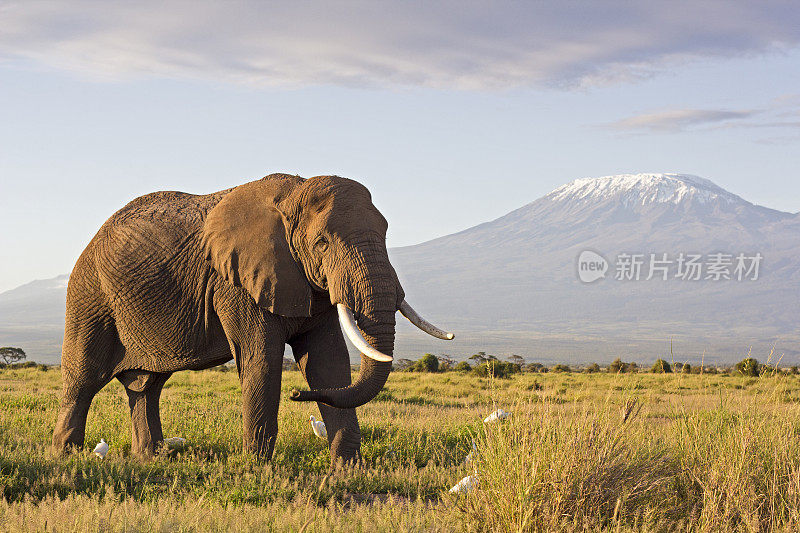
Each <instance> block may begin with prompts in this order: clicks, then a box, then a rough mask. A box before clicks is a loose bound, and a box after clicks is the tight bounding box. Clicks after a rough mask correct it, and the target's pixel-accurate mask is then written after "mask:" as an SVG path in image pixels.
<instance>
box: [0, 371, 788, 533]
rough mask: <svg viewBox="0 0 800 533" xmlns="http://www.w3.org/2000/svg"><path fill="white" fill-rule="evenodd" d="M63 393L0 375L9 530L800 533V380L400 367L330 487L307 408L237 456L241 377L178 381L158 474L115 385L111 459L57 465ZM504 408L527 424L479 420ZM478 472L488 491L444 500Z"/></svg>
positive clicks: (96, 434)
mask: <svg viewBox="0 0 800 533" xmlns="http://www.w3.org/2000/svg"><path fill="white" fill-rule="evenodd" d="M300 383H301V380H300V377H299V375H298V374H297V373H296V372H286V373H285V374H284V380H283V388H284V390H285V391H286V392H288V390H290V389H291V388H292V387H294V386H296V385H299V384H300ZM58 395H59V373H58V371H57V370H56V369H53V370H51V371H49V372H42V371H39V370H37V369H35V368H31V369H5V370H0V491H2V496H3V500H2V501H0V530H2V531H44V530H47V531H87V530H102V531H153V530H155V531H227V530H231V529H238V530H243V531H265V530H266V531H298V530H300V529H301V528H303V527H304V526H305V528H306V529H305V531H331V530H336V531H422V530H424V531H498V530H500V531H552V530H577V531H583V530H587V531H674V530H684V531H796V530H798V529H800V444H798V435H800V410H798V402H800V380H798V379H797V378H795V377H792V376H778V377H771V378H744V377H737V376H724V375H702V376H697V375H682V374H673V375H670V374H666V375H654V374H621V375H608V374H589V375H585V374H553V373H551V374H545V375H542V374H525V375H520V376H516V377H514V378H513V379H509V380H491V379H479V378H477V377H474V376H469V375H461V374H457V373H446V374H437V375H420V374H403V373H394V374H393V375H392V376H391V377H390V381H389V383H388V384H387V387H386V390H385V391H384V392H383V393H381V397H380V398H379V399H378V400H376V401H374V402H372V403H370V404H369V405H367V406H365V407H364V408H362V409H360V411H359V413H360V414H359V416H360V420H361V424H362V428H363V432H364V444H363V455H364V459H365V461H364V464H363V465H361V466H360V467H357V468H354V469H350V470H346V471H339V472H334V473H331V474H329V472H328V458H327V450H326V446H325V443H324V442H323V441H321V440H319V439H316V438H315V437H314V436H313V435H312V434H311V430H310V427H309V426H308V424H307V420H308V414H316V413H315V411H316V408H315V407H314V406H311V405H303V404H295V403H291V402H283V403H282V405H281V414H280V421H279V423H280V427H281V432H280V437H279V441H278V443H277V446H276V454H275V459H274V461H273V462H272V463H270V464H263V463H260V462H258V461H255V460H254V459H253V458H252V457H250V456H248V455H246V454H243V453H242V449H241V409H240V393H239V386H238V379H237V376H236V373H235V372H224V373H223V372H212V371H206V372H184V373H180V374H176V375H175V376H174V377H173V378H172V379H171V380H170V381H169V382H168V386H167V388H166V389H165V391H164V396H163V402H162V419H163V423H164V432H165V435H168V436H173V435H175V436H181V437H185V438H186V439H187V441H188V443H187V446H186V448H185V449H183V450H179V451H177V452H172V453H170V454H165V455H162V456H159V457H157V458H156V459H154V460H153V461H150V462H146V463H142V462H139V461H137V460H135V459H133V458H131V457H130V456H129V450H130V435H129V431H130V423H129V421H128V415H127V402H126V400H125V397H124V393H123V391H122V388H121V386H119V385H118V384H116V383H114V384H111V385H109V386H108V387H106V389H104V390H103V391H102V392H101V394H100V395H99V396H98V397H97V399H96V400H95V403H94V405H93V407H92V411H91V413H90V419H89V426H88V428H87V443H92V445H93V443H94V442H96V441H97V440H99V438H100V437H104V438H105V439H106V440H107V441H109V442H110V443H111V451H110V452H109V455H108V456H107V458H106V459H105V460H103V461H100V460H98V459H97V458H95V457H93V456H92V455H91V453H90V452H89V450H90V449H91V446H88V448H89V450H84V451H83V452H80V453H75V454H72V455H69V456H67V457H62V458H59V457H54V456H52V455H51V454H50V452H49V450H48V443H49V440H50V433H51V431H52V425H53V421H54V419H55V415H56V409H57V405H58ZM496 407H503V408H504V409H506V410H510V411H512V412H513V414H512V416H511V417H510V418H509V419H508V420H507V421H505V422H503V423H500V424H496V425H492V426H484V424H483V423H482V422H481V420H482V419H483V417H485V416H486V415H487V414H488V413H490V412H491V411H493V410H494V409H495V408H496ZM473 438H474V440H475V441H476V444H477V447H478V454H477V461H476V462H474V463H471V464H469V465H465V464H463V458H464V457H465V456H466V454H467V453H468V451H469V450H470V447H471V446H470V442H471V439H473ZM475 472H477V475H478V478H479V480H480V482H479V487H478V488H477V489H476V490H474V491H472V492H470V493H468V494H466V495H460V496H456V495H452V494H448V493H447V489H448V488H449V487H451V486H452V485H454V484H455V483H456V482H457V481H458V480H459V479H461V478H462V477H464V476H466V475H469V474H472V473H475Z"/></svg>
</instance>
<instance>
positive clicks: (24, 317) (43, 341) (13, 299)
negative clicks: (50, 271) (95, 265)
mask: <svg viewBox="0 0 800 533" xmlns="http://www.w3.org/2000/svg"><path fill="white" fill-rule="evenodd" d="M68 278H69V276H68V275H67V274H64V275H61V276H56V277H55V278H52V279H46V280H35V281H31V282H30V283H26V284H25V285H21V286H19V287H17V288H15V289H12V290H10V291H5V292H3V293H0V345H2V346H18V347H21V348H23V349H24V350H25V352H26V353H27V354H28V358H29V359H32V360H36V361H40V362H48V363H55V362H57V361H59V360H60V358H61V340H62V338H63V337H64V309H65V305H66V299H67V280H68Z"/></svg>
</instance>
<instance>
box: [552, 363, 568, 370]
mask: <svg viewBox="0 0 800 533" xmlns="http://www.w3.org/2000/svg"><path fill="white" fill-rule="evenodd" d="M553 372H572V370H571V369H570V367H569V365H561V364H559V365H556V366H554V367H553Z"/></svg>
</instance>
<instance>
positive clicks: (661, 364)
mask: <svg viewBox="0 0 800 533" xmlns="http://www.w3.org/2000/svg"><path fill="white" fill-rule="evenodd" d="M650 372H652V373H653V374H671V373H672V367H671V366H669V363H667V362H666V361H664V360H663V359H656V362H655V363H653V366H652V367H650Z"/></svg>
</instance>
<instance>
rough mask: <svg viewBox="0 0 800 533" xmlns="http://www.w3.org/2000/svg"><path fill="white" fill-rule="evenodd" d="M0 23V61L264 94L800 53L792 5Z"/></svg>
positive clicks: (266, 13)
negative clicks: (277, 89)
mask: <svg viewBox="0 0 800 533" xmlns="http://www.w3.org/2000/svg"><path fill="white" fill-rule="evenodd" d="M0 21H1V22H0V61H2V60H5V61H23V62H31V61H32V62H35V63H38V64H43V65H47V66H49V67H55V68H59V69H69V70H74V71H79V72H82V73H85V74H88V75H91V76H97V77H104V78H106V77H112V78H115V77H125V76H132V75H134V76H141V75H147V76H160V77H170V78H175V77H188V78H199V79H208V80H215V81H222V82H233V83H244V84H254V85H266V86H305V85H325V84H328V85H330V84H334V85H344V86H358V87H363V86H425V87H441V88H461V89H482V90H483V89H494V88H507V87H515V86H569V87H574V86H586V85H596V84H603V83H614V82H617V81H620V80H627V79H631V78H636V77H641V76H648V75H651V74H652V73H653V72H654V71H658V70H659V69H662V68H665V67H668V66H669V65H672V64H674V63H676V62H682V61H688V60H692V59H696V58H704V57H731V56H737V55H742V54H753V53H763V52H767V51H770V50H775V49H780V48H782V47H793V46H796V45H797V44H798V43H800V10H799V9H797V5H796V3H794V2H790V1H784V2H769V3H764V2H752V1H749V0H738V1H734V0H731V1H706V2H686V3H676V2H674V1H659V2H657V1H651V2H628V1H605V2H581V3H572V2H494V1H493V2H462V1H445V2H436V3H433V2H430V3H419V2H396V1H390V2H326V3H323V2H282V3H276V2H260V1H252V2H242V1H240V2H186V1H178V2H163V1H159V2H155V1H146V0H145V1H136V2H93V1H86V0H76V1H71V2H69V3H67V2H28V1H25V2H11V3H8V2H7V3H5V4H3V5H2V6H0ZM707 120H708V119H707ZM712 120H713V118H712Z"/></svg>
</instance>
